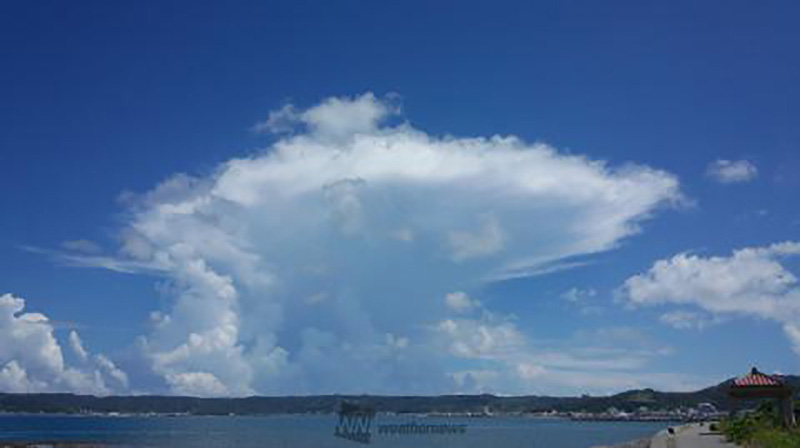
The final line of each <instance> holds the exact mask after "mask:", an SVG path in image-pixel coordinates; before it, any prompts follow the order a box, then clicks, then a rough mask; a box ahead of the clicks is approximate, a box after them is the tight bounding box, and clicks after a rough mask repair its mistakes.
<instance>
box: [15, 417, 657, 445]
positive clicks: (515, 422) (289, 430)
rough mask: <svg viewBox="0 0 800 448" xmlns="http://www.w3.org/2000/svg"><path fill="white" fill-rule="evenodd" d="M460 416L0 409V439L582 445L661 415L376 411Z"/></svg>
mask: <svg viewBox="0 0 800 448" xmlns="http://www.w3.org/2000/svg"><path fill="white" fill-rule="evenodd" d="M412 421H413V422H416V423H418V424H444V423H448V424H466V425H467V430H466V433H465V434H451V435H411V434H409V435H386V434H378V433H377V430H375V429H373V431H372V442H371V443H370V445H362V444H360V443H356V442H351V441H348V440H344V439H340V438H337V437H334V436H333V431H334V427H335V426H336V424H337V422H338V418H337V417H336V416H335V415H330V416H318V415H315V416H275V417H190V416H186V417H83V416H52V415H48V416H40V415H2V416H0V441H71V442H79V441H80V442H101V443H108V444H121V445H125V446H142V447H178V448H183V447H187V448H189V447H209V448H211V447H214V448H216V447H237V448H251V447H252V448H256V447H287V448H312V447H313V448H325V447H331V448H357V447H360V446H374V447H387V448H389V447H420V448H428V447H431V448H432V447H459V448H479V447H481V448H483V447H486V448H514V447H529V448H562V447H563V448H588V447H591V446H595V445H604V444H613V443H619V442H624V441H627V440H632V439H638V438H641V437H647V436H649V435H652V434H654V433H656V432H657V431H659V430H661V429H663V428H665V427H666V426H667V424H666V423H638V422H573V421H568V420H557V419H533V418H425V417H406V416H404V417H389V416H382V415H378V416H377V417H375V421H374V423H373V428H375V427H376V425H379V424H400V423H409V422H412Z"/></svg>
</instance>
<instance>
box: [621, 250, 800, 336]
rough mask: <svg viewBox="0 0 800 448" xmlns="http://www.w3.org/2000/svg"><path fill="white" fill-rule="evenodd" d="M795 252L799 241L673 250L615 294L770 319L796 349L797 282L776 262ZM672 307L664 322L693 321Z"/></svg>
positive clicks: (635, 301)
mask: <svg viewBox="0 0 800 448" xmlns="http://www.w3.org/2000/svg"><path fill="white" fill-rule="evenodd" d="M798 255H800V243H798V242H791V241H790V242H783V243H777V244H772V245H770V246H767V247H749V248H744V249H739V250H736V251H734V252H733V254H731V255H730V256H727V257H713V256H712V257H701V256H698V255H692V254H685V253H684V254H678V255H675V256H674V257H672V258H670V259H667V260H659V261H657V262H656V263H655V264H654V265H653V267H651V268H650V270H648V271H647V272H645V273H644V274H640V275H636V276H633V277H631V278H629V279H628V280H626V281H625V284H624V285H623V286H622V288H621V289H620V291H619V293H620V296H621V297H622V298H623V299H624V300H627V301H628V302H629V303H631V304H634V305H659V304H660V305H664V304H680V305H694V306H696V307H698V308H700V309H702V310H705V311H707V312H709V313H711V314H712V315H714V316H715V318H717V319H718V318H720V317H724V316H755V317H759V318H764V319H770V320H774V321H776V322H779V323H780V324H782V325H783V328H784V332H785V333H786V335H787V337H789V339H790V341H792V343H793V344H795V350H797V347H799V346H800V345H798V342H800V338H798V337H797V336H798V335H800V332H797V326H796V325H797V322H800V286H798V279H797V277H795V275H794V274H793V273H792V272H790V271H789V270H788V269H787V268H786V267H785V266H784V265H783V264H782V263H781V262H782V261H783V260H784V259H786V258H789V257H793V256H798ZM676 313H677V312H675V313H672V314H671V315H670V317H667V318H662V320H664V321H665V322H666V323H669V324H673V325H675V324H677V325H678V326H682V327H684V328H689V327H696V326H697V325H698V324H697V323H696V322H693V320H694V318H695V316H688V315H686V314H679V313H678V314H676Z"/></svg>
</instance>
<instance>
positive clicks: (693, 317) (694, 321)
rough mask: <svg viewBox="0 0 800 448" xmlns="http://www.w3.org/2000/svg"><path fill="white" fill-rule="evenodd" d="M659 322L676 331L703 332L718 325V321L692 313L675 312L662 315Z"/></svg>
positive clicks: (717, 319)
mask: <svg viewBox="0 0 800 448" xmlns="http://www.w3.org/2000/svg"><path fill="white" fill-rule="evenodd" d="M659 320H660V321H661V322H662V323H664V324H665V325H669V326H670V327H673V328H676V329H678V330H703V329H705V328H706V327H708V326H709V325H713V324H715V323H719V320H720V319H719V318H711V317H709V316H707V315H705V314H703V313H698V312H694V311H682V310H677V311H670V312H668V313H664V314H662V315H661V317H660V318H659Z"/></svg>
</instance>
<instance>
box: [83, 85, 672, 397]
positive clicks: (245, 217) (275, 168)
mask: <svg viewBox="0 0 800 448" xmlns="http://www.w3.org/2000/svg"><path fill="white" fill-rule="evenodd" d="M398 114H399V109H398V108H397V106H396V105H395V103H394V102H393V101H387V100H384V99H380V98H376V97H375V96H374V95H372V94H369V93H367V94H364V95H361V96H357V97H353V98H332V99H328V100H325V101H323V102H322V103H320V104H319V105H317V106H314V107H311V108H308V109H305V110H299V109H297V108H295V107H294V106H287V107H285V108H283V109H282V110H281V111H279V112H275V113H273V114H271V115H270V118H269V120H267V121H266V122H264V123H262V124H259V125H256V127H255V129H256V130H258V131H264V132H269V131H273V132H276V133H277V134H275V135H276V137H275V141H274V143H272V144H271V145H270V146H269V147H268V148H265V149H264V150H263V151H261V152H259V153H257V154H254V155H252V156H248V157H242V158H237V159H234V160H230V161H228V162H226V163H224V164H222V165H220V166H219V167H218V168H217V169H216V171H215V172H214V173H213V174H211V175H209V176H205V177H192V176H187V175H176V176H174V177H172V178H170V179H168V180H166V181H164V182H163V183H162V184H161V185H159V186H157V187H156V188H154V189H153V190H152V191H150V192H147V193H145V194H142V195H140V196H138V197H136V198H133V199H131V198H129V199H130V200H129V204H130V206H129V209H128V210H127V219H128V222H127V224H126V225H125V226H124V228H123V229H122V230H121V232H120V236H121V240H122V246H121V248H120V250H119V253H118V254H117V255H115V256H113V257H104V256H102V255H94V254H92V255H91V256H90V255H85V254H84V255H82V254H76V255H72V256H71V258H70V259H71V260H72V262H74V263H77V264H83V265H96V266H101V267H111V268H113V269H116V270H122V271H126V272H143V271H144V272H147V273H150V274H152V273H157V274H158V275H160V276H163V277H165V278H166V279H168V281H169V283H170V284H171V286H172V287H171V288H170V291H171V301H170V302H169V305H168V306H167V307H166V308H164V309H162V310H157V311H156V312H154V313H153V319H152V330H151V331H150V332H149V334H147V335H145V336H144V337H143V338H142V339H141V340H140V347H141V349H142V353H144V355H145V356H146V358H147V360H148V362H149V363H150V365H151V367H152V370H153V371H154V372H155V373H156V374H157V375H158V376H159V377H160V378H162V380H163V381H164V384H165V386H166V387H167V388H168V390H169V391H171V392H173V393H181V394H191V395H243V394H250V393H254V392H259V393H316V392H364V391H367V392H403V393H409V392H417V393H424V392H442V391H447V390H452V389H453V388H454V387H456V382H455V380H456V378H457V377H458V375H456V374H454V373H453V371H452V368H451V365H450V364H451V363H450V362H449V361H448V358H450V357H458V356H459V352H458V351H457V350H456V351H449V352H447V353H443V352H441V351H439V348H440V345H438V344H437V343H435V341H440V340H441V337H442V333H443V332H444V333H445V334H449V335H450V336H451V337H458V336H459V335H460V334H462V332H460V331H457V330H459V329H463V328H477V327H480V326H483V327H484V329H485V334H486V335H489V336H491V339H492V343H491V344H488V343H487V344H485V345H484V346H483V347H482V348H481V349H480V350H479V352H480V353H481V356H482V358H484V359H493V355H492V354H491V353H489V352H490V351H491V350H492V348H493V347H503V350H510V348H509V347H519V346H521V345H523V344H519V341H518V338H520V337H522V336H520V334H519V332H518V331H517V329H516V328H515V327H513V326H510V325H509V324H508V322H496V321H493V323H487V322H485V321H484V320H480V319H481V318H480V317H473V318H470V317H467V316H463V315H462V316H460V317H458V320H456V319H455V318H453V316H451V315H450V314H451V313H452V312H453V309H452V308H453V306H454V303H456V302H454V301H453V299H451V300H450V302H447V301H445V300H443V299H442V298H443V297H446V295H447V294H450V293H452V292H453V291H470V290H471V289H474V288H475V287H476V285H477V284H478V283H480V282H483V281H491V280H492V279H502V278H508V277H518V276H525V275H536V274H537V273H541V272H547V270H550V269H554V267H556V268H557V266H558V265H559V263H562V262H565V260H568V259H571V258H573V257H578V256H586V255H589V254H593V253H597V252H601V251H605V250H609V249H611V248H613V247H615V246H616V245H618V244H619V243H620V242H621V241H622V240H623V239H624V238H625V237H627V236H630V235H632V234H634V233H636V232H638V231H639V224H640V223H641V221H642V220H643V219H646V218H648V217H649V216H651V215H652V214H653V213H654V211H656V210H657V209H658V208H659V207H661V206H664V205H669V204H674V203H675V202H677V201H680V199H681V196H680V192H679V186H678V181H677V179H676V178H675V177H674V176H673V175H671V174H669V173H666V172H663V171H659V170H655V169H652V168H649V167H646V166H641V165H625V166H619V167H612V166H609V165H608V164H606V163H605V162H603V161H598V160H591V159H589V158H588V157H585V156H580V155H572V154H565V153H561V152H559V151H557V150H556V149H555V148H553V147H551V146H548V145H546V144H543V143H534V144H530V143H526V142H524V141H522V140H521V139H519V138H516V137H500V136H493V137H488V138H456V137H449V136H448V137H437V136H432V135H429V134H427V133H425V132H423V131H421V130H419V129H415V128H413V127H411V126H409V125H408V124H403V123H401V124H397V125H387V124H386V123H387V120H388V119H390V118H392V116H395V118H396V117H397V116H398ZM395 121H398V120H395ZM567 265H568V264H567V263H565V265H564V266H567ZM465 297H466V296H465ZM462 302H463V301H462ZM470 303H472V302H470ZM477 303H478V302H475V304H477ZM456 305H458V307H459V310H458V311H461V312H464V311H469V309H470V308H472V307H465V306H461V305H462V303H461V302H458V303H456ZM462 314H463V313H462ZM469 319H473V320H469ZM447 322H450V325H449V327H448V324H447ZM448 328H449V329H450V330H452V331H449V332H448V331H447V330H448ZM509 338H513V339H514V341H500V340H499V339H509ZM451 342H453V341H451ZM484 342H485V341H484ZM449 346H450V347H453V346H454V345H453V344H452V343H451V344H450V345H449ZM456 346H458V345H456ZM461 347H462V348H464V350H462V353H472V352H471V351H470V350H468V349H469V348H470V346H469V345H466V346H465V345H462V346H461ZM512 358H513V357H511V358H506V359H512ZM526 362H527V361H526ZM421 366H424V368H421ZM526 366H527V367H525V368H523V367H520V368H519V372H521V374H520V375H521V376H520V375H517V379H518V380H519V381H522V382H524V381H525V380H526V378H529V377H530V376H531V374H532V373H533V372H536V371H538V370H537V368H534V367H531V366H530V365H528V364H526ZM522 373H524V374H525V375H522ZM461 377H462V378H463V375H461Z"/></svg>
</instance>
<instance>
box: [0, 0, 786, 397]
mask: <svg viewBox="0 0 800 448" xmlns="http://www.w3.org/2000/svg"><path fill="white" fill-rule="evenodd" d="M799 12H800V8H798V7H797V5H795V4H793V3H791V2H770V3H769V4H765V5H754V4H752V3H750V2H703V4H697V2H670V3H669V4H664V3H657V2H603V3H600V2H585V3H578V2H528V3H522V2H520V3H517V4H514V3H510V2H491V3H488V4H479V3H475V4H471V3H465V2H403V3H402V4H399V3H397V4H379V3H377V2H335V3H334V2H299V3H293V4H291V5H289V4H277V3H270V2H237V3H236V4H235V5H230V4H222V3H214V2H173V3H169V4H163V2H136V3H130V4H119V3H117V4H112V3H109V2H80V3H79V4H64V3H59V2H39V1H32V2H11V3H9V4H7V5H5V6H4V14H2V15H0V52H1V53H0V54H1V55H2V60H3V62H4V64H3V70H1V71H0V98H2V101H0V117H2V125H1V126H2V128H1V129H2V132H0V164H2V167H3V168H4V169H3V176H0V207H2V208H1V209H2V210H3V214H2V215H3V217H2V219H0V295H2V294H6V293H7V294H10V295H8V296H4V297H5V299H4V301H3V303H2V305H3V306H2V308H3V313H4V314H3V315H4V316H6V317H5V319H6V321H7V322H6V326H5V328H6V330H3V333H5V334H0V339H4V340H5V342H6V343H7V344H4V345H13V346H15V347H18V349H9V350H6V351H0V389H3V390H20V391H36V390H71V391H82V392H91V393H142V392H157V393H187V394H196V395H244V394H250V393H263V394H285V393H328V392H354V391H355V392H362V391H363V392H373V393H449V392H483V391H488V392H496V393H551V394H573V393H583V392H592V393H605V392H613V391H617V390H622V389H625V388H629V387H644V386H650V387H655V388H661V389H687V388H693V387H697V386H704V385H707V384H711V383H713V382H715V381H718V380H721V379H724V378H727V377H730V376H733V375H735V374H737V373H740V372H743V371H745V370H746V369H747V368H749V367H750V366H751V365H754V364H755V365H758V366H759V367H761V368H763V369H764V370H767V371H780V372H786V373H796V372H797V371H798V368H800V364H799V363H798V354H797V353H800V329H798V328H800V327H798V325H800V287H798V285H797V282H796V280H795V279H794V277H793V274H792V273H795V274H794V275H797V272H798V269H797V268H798V263H797V254H798V252H800V249H798V247H797V246H796V243H793V242H794V241H798V240H800V210H798V207H797V203H798V202H797V195H798V192H800V178H799V177H798V176H797V174H796V173H797V172H798V171H799V170H800V151H798V147H799V146H800V128H799V127H798V126H797V123H798V120H799V119H800V106H798V104H800V87H798V85H797V82H796V80H797V79H798V77H800V58H798V50H797V47H798V43H800V31H798V29H797V27H796V26H794V22H796V20H795V18H796V17H797V14H798V13H799ZM493 136H502V137H509V136H514V139H508V138H506V139H505V140H503V139H502V138H496V139H493ZM476 142H477V143H476ZM384 146H386V147H395V148H398V149H397V150H396V151H395V152H394V153H391V154H388V153H384V152H381V151H380V150H379V149H380V148H383V147H384ZM281 147H286V148H289V149H286V151H288V153H287V154H289V155H283V156H281V155H280V154H281V150H280V148H281ZM292 148H294V149H292ZM334 153H336V154H338V155H337V156H335V157H334V156H333V155H332V154H334ZM297 154H300V156H298V155H297ZM295 157H297V158H295ZM600 161H605V165H603V166H600V165H598V163H600ZM379 168H380V169H379ZM176 176H177V177H176ZM287 191H288V192H291V194H290V193H286V192H287ZM197 204H202V205H197ZM195 206H197V207H195ZM170 207H173V208H178V209H179V208H181V207H184V210H185V208H186V207H189V209H190V211H189V212H186V213H185V215H186V216H184V215H181V216H182V217H181V218H180V219H178V218H175V216H173V215H174V209H170V210H171V211H169V210H168V211H165V210H166V209H169V208H170ZM169 213H173V215H169ZM393 242H395V243H397V244H399V243H403V244H405V246H396V245H394V244H395V243H393ZM781 243H784V244H783V245H779V244H781ZM736 251H739V252H736ZM734 253H736V254H738V255H734ZM521 260H524V261H525V262H524V263H522V265H524V269H522V271H524V272H526V274H524V275H521V274H519V273H518V272H517V271H514V272H515V274H514V275H513V276H512V275H508V273H509V272H510V271H513V269H510V268H509V266H512V265H513V266H517V265H519V263H520V262H521ZM659 263H660V264H659ZM120 271H125V272H120ZM315 276H317V277H315ZM511 277H513V278H511ZM226 288H227V289H226ZM226 291H227V292H226ZM448 297H449V298H448ZM19 298H22V299H24V305H22V302H20V301H19V300H18V299H19ZM22 306H24V311H23V310H22ZM25 313H28V314H27V315H26V314H25ZM31 313H39V314H31ZM25 316H27V317H25ZM44 316H46V317H47V319H49V320H48V321H44V320H43V318H44ZM397 321H401V322H397ZM14 329H17V330H16V331H12V330H14ZM73 334H74V336H72V335H73ZM20 335H23V336H20ZM192 335H194V337H193V336H192ZM20 338H21V339H20ZM82 351H83V352H82ZM31 353H34V354H33V355H32V354H31ZM325 354H327V355H328V356H327V357H326V356H324V355H325ZM601 360H606V361H607V362H606V363H601V362H600V361H601ZM354 365H358V366H360V367H359V368H357V369H356V368H354V367H353V366H354ZM420 366H424V367H426V369H423V370H426V371H427V372H428V373H429V376H430V377H429V378H423V377H421V376H420V373H419V370H420ZM353 369H355V370H354V371H355V372H356V373H355V374H351V373H348V372H350V370H353ZM359 369H360V370H359ZM359 372H360V373H361V375H362V377H363V378H366V379H363V380H361V381H359V382H357V383H356V382H353V377H354V376H357V375H358V373H359ZM95 373H96V374H95ZM98 378H99V379H98ZM359 379H361V377H360V378H359Z"/></svg>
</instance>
